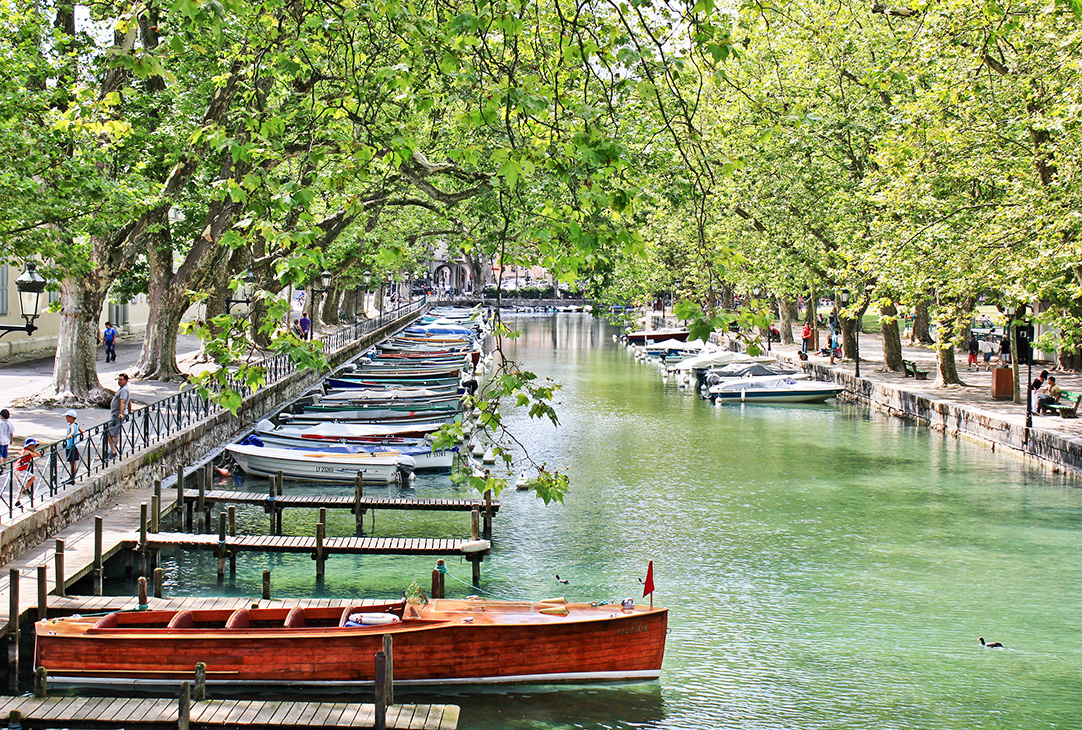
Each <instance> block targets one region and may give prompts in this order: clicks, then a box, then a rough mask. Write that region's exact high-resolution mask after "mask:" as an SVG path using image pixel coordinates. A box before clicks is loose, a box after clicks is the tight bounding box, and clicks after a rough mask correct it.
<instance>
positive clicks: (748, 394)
mask: <svg viewBox="0 0 1082 730" xmlns="http://www.w3.org/2000/svg"><path fill="white" fill-rule="evenodd" d="M843 390H845V388H844V387H843V386H841V385H833V384H831V383H817V382H808V381H805V382H799V381H797V382H794V383H793V384H791V385H786V384H779V385H776V386H767V385H761V386H759V387H744V388H741V387H740V386H739V385H729V386H726V387H723V388H719V389H718V390H715V389H713V388H712V389H711V390H710V397H711V398H714V399H715V401H721V402H723V403H822V402H823V401H825V400H827V399H829V398H833V397H835V396H836V395H838V394H839V393H841V392H842V391H843Z"/></svg>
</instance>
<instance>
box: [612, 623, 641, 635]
mask: <svg viewBox="0 0 1082 730" xmlns="http://www.w3.org/2000/svg"><path fill="white" fill-rule="evenodd" d="M648 628H649V626H647V625H646V624H635V625H634V626H625V627H624V628H622V629H616V635H617V636H623V635H624V634H637V633H639V632H640V631H646V630H647V629H648Z"/></svg>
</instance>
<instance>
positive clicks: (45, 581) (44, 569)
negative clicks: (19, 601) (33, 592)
mask: <svg viewBox="0 0 1082 730" xmlns="http://www.w3.org/2000/svg"><path fill="white" fill-rule="evenodd" d="M47 618H49V566H47V565H39V566H38V621H41V620H42V619H47Z"/></svg>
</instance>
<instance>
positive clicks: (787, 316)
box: [778, 299, 796, 345]
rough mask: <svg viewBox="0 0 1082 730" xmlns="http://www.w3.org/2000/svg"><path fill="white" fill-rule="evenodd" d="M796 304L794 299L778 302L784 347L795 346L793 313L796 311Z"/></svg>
mask: <svg viewBox="0 0 1082 730" xmlns="http://www.w3.org/2000/svg"><path fill="white" fill-rule="evenodd" d="M795 304H796V303H795V302H794V301H793V300H792V299H779V300H778V315H779V318H780V319H781V325H780V327H779V329H780V330H781V343H782V344H783V345H791V344H793V319H794V316H793V312H794V309H795Z"/></svg>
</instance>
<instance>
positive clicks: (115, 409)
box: [106, 373, 132, 459]
mask: <svg viewBox="0 0 1082 730" xmlns="http://www.w3.org/2000/svg"><path fill="white" fill-rule="evenodd" d="M116 382H117V384H118V385H120V387H119V388H117V391H116V393H114V394H113V400H112V401H111V402H110V403H109V453H108V454H106V458H107V459H115V458H116V457H117V455H118V454H119V453H120V431H121V429H122V428H123V427H124V419H125V418H126V417H127V416H128V414H130V413H131V412H132V405H131V390H130V389H129V388H128V374H127V373H121V374H120V375H118V376H116Z"/></svg>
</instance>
